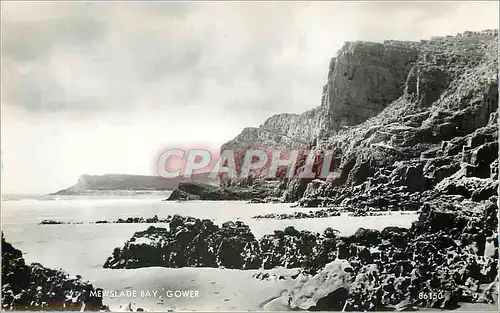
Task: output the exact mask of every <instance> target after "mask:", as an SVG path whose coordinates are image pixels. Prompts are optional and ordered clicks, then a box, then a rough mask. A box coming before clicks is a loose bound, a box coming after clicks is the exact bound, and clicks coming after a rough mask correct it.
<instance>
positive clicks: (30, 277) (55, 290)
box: [2, 233, 107, 311]
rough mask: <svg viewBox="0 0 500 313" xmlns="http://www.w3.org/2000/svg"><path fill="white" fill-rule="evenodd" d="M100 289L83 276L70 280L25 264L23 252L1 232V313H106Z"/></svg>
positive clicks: (54, 272) (60, 273)
mask: <svg viewBox="0 0 500 313" xmlns="http://www.w3.org/2000/svg"><path fill="white" fill-rule="evenodd" d="M99 290H100V289H94V287H93V286H92V284H90V283H88V282H85V281H83V280H82V279H81V277H80V276H77V277H76V278H70V277H69V276H68V274H66V273H64V272H62V271H58V270H52V269H49V268H46V267H43V266H42V265H40V264H38V263H33V264H31V265H26V264H25V261H24V259H23V257H22V252H21V251H20V250H17V249H16V248H14V247H13V246H12V245H11V244H9V243H8V242H6V241H5V238H4V237H3V233H2V310H14V311H25V310H29V311H40V310H44V311H46V310H50V311H60V310H63V311H103V310H106V309H107V308H106V307H105V306H103V304H102V297H101V296H100V295H99V293H98V292H97V291H99ZM94 293H95V294H94Z"/></svg>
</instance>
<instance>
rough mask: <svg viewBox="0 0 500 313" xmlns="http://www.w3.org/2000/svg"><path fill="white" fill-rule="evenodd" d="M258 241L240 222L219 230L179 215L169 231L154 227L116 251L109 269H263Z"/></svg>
mask: <svg viewBox="0 0 500 313" xmlns="http://www.w3.org/2000/svg"><path fill="white" fill-rule="evenodd" d="M260 263H261V259H260V251H259V246H258V243H257V240H256V239H255V238H254V236H253V234H252V233H251V232H250V229H249V227H248V226H247V225H245V224H243V223H242V222H240V221H237V222H227V223H224V224H223V225H222V227H219V226H217V225H215V224H213V223H212V221H210V220H200V219H196V218H192V217H181V216H179V215H175V216H174V217H173V218H172V220H171V221H170V223H169V228H168V229H167V228H160V227H154V226H151V227H149V228H148V229H147V230H145V231H142V232H137V233H135V234H134V236H133V237H132V238H131V239H130V240H129V241H128V242H127V243H125V245H124V247H123V248H121V249H120V248H116V249H115V250H114V252H113V256H112V257H109V258H108V260H107V261H106V263H105V264H104V267H105V268H140V267H148V266H164V267H186V266H191V267H225V268H239V269H255V268H259V266H260Z"/></svg>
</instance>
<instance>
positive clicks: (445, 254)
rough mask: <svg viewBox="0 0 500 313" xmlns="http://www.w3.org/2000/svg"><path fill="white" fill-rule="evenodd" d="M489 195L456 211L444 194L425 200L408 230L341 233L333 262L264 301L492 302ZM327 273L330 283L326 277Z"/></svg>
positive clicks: (494, 243)
mask: <svg viewBox="0 0 500 313" xmlns="http://www.w3.org/2000/svg"><path fill="white" fill-rule="evenodd" d="M492 200H493V201H485V202H483V203H481V204H480V205H479V206H478V205H477V204H474V203H472V204H471V205H470V206H469V207H462V208H461V210H460V211H456V210H451V209H453V208H454V205H453V204H450V203H449V202H447V201H437V202H433V203H427V204H426V205H425V206H424V207H423V209H422V213H421V215H420V218H419V220H418V221H417V222H415V223H414V224H413V225H412V227H411V229H409V230H408V229H404V228H398V227H388V228H385V229H384V230H383V231H382V232H379V231H374V230H369V229H359V230H358V231H357V232H356V233H355V234H354V235H353V236H351V237H348V238H339V239H338V240H337V241H336V251H335V252H334V254H335V257H336V258H337V259H336V260H335V261H333V262H331V263H329V264H328V265H326V266H325V267H324V268H322V269H319V273H318V274H316V275H315V276H313V278H312V279H309V280H306V281H305V282H303V283H298V285H297V286H294V287H291V288H290V289H289V290H287V291H286V292H285V293H284V294H283V295H282V296H281V297H279V298H277V299H274V300H272V301H270V302H269V303H268V304H267V305H266V306H265V307H264V308H265V309H267V310H290V309H309V310H345V311H387V310H397V311H401V310H412V309H414V308H417V307H429V308H434V309H455V308H457V307H458V306H459V304H460V303H463V302H475V303H490V304H494V303H496V300H497V297H498V290H496V288H495V287H494V286H495V282H496V280H497V275H498V234H497V233H496V230H497V225H498V222H497V219H496V214H497V213H496V212H497V210H498V207H497V205H496V199H492ZM455 205H456V204H455ZM455 209H456V207H455ZM341 267H342V268H343V269H340V268H341ZM332 276H333V277H335V278H336V279H335V283H332V282H329V280H328V277H332ZM347 276H349V277H350V278H346V277H347Z"/></svg>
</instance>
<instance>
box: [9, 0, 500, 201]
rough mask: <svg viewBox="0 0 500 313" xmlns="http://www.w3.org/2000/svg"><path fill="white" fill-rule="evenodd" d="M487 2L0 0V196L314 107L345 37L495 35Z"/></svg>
mask: <svg viewBox="0 0 500 313" xmlns="http://www.w3.org/2000/svg"><path fill="white" fill-rule="evenodd" d="M498 11H499V8H498V3H497V2H496V1H492V2H462V1H460V2H451V1H447V2H412V3H409V2H407V1H404V2H378V3H377V2H257V3H250V2H212V3H210V2H142V3H141V2H118V1H113V2H42V1H34V2H27V1H26V2H21V1H13V2H4V1H2V18H1V22H2V25H1V29H2V38H1V39H2V40H1V42H2V51H1V52H2V55H1V56H2V58H1V61H2V81H1V83H2V86H1V87H2V92H1V109H2V112H1V113H2V116H1V118H2V120H1V127H2V131H1V149H2V166H3V168H2V192H3V193H49V192H54V191H57V190H59V189H62V188H66V187H68V186H70V185H73V184H74V183H75V182H76V180H77V178H78V177H79V176H80V175H81V174H96V175H97V174H99V175H100V174H106V173H124V174H143V175H154V174H155V173H156V168H155V164H156V160H157V157H158V155H159V153H160V152H161V151H163V150H165V149H167V148H169V147H176V146H178V145H182V146H189V145H190V144H204V145H209V146H212V147H218V146H220V144H222V143H224V142H226V141H228V140H230V139H232V138H234V137H235V136H236V135H237V134H238V133H239V132H240V131H241V130H242V129H243V128H244V127H247V126H259V125H260V124H261V123H263V122H264V121H265V119H266V118H268V117H269V116H271V115H273V114H277V113H283V112H289V113H301V112H303V111H305V110H308V109H311V108H313V107H316V106H318V105H319V104H320V101H321V94H322V88H323V85H324V84H325V81H326V75H327V71H328V64H329V62H330V59H331V58H332V57H334V56H335V54H336V52H337V50H338V49H340V47H341V46H342V45H343V43H344V42H345V41H355V40H369V41H381V40H385V39H398V40H420V39H426V38H429V37H431V36H440V35H449V34H451V35H454V34H456V33H458V32H463V31H466V30H482V29H491V28H498V23H499V17H498Z"/></svg>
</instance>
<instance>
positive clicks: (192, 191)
mask: <svg viewBox="0 0 500 313" xmlns="http://www.w3.org/2000/svg"><path fill="white" fill-rule="evenodd" d="M279 194H280V190H279V182H272V181H271V182H255V183H251V184H249V185H246V186H238V185H233V186H227V185H226V186H213V185H209V184H202V183H181V184H179V186H178V187H177V188H176V189H175V190H174V191H173V192H172V193H171V194H170V196H169V197H168V199H166V200H167V201H172V200H247V201H248V200H253V199H265V198H273V197H275V196H277V195H279Z"/></svg>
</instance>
